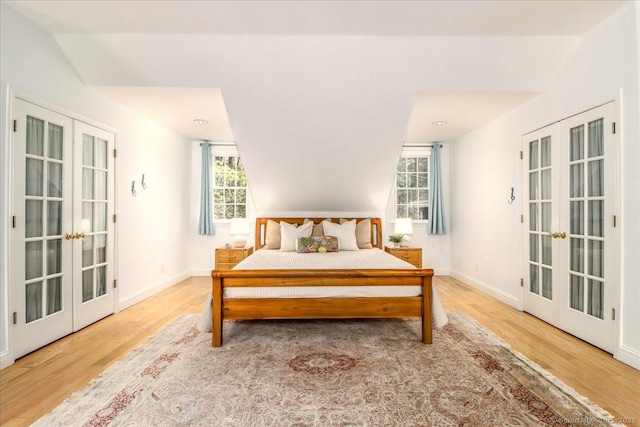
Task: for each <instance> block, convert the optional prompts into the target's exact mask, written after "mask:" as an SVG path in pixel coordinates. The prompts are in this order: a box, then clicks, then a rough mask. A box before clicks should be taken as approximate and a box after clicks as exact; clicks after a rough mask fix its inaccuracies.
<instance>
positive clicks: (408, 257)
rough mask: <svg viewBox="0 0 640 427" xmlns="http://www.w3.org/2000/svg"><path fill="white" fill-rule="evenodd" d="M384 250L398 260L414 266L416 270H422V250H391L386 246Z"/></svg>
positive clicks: (411, 248)
mask: <svg viewBox="0 0 640 427" xmlns="http://www.w3.org/2000/svg"><path fill="white" fill-rule="evenodd" d="M384 250H385V252H387V253H390V254H391V255H393V256H394V257H396V258H400V259H401V260H403V261H406V262H408V263H409V264H413V265H414V266H415V267H416V268H422V248H413V247H409V248H391V247H389V246H385V248H384Z"/></svg>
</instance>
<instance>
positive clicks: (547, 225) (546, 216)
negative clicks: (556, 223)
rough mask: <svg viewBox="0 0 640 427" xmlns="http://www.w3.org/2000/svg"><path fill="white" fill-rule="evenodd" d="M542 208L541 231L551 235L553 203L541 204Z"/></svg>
mask: <svg viewBox="0 0 640 427" xmlns="http://www.w3.org/2000/svg"><path fill="white" fill-rule="evenodd" d="M541 207H542V221H541V224H540V231H542V232H545V233H549V232H550V231H551V203H550V202H545V203H541Z"/></svg>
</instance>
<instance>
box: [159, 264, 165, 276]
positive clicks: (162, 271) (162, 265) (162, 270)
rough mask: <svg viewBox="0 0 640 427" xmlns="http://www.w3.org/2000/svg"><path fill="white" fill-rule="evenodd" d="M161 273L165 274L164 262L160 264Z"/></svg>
mask: <svg viewBox="0 0 640 427" xmlns="http://www.w3.org/2000/svg"><path fill="white" fill-rule="evenodd" d="M160 273H161V274H164V264H161V265H160Z"/></svg>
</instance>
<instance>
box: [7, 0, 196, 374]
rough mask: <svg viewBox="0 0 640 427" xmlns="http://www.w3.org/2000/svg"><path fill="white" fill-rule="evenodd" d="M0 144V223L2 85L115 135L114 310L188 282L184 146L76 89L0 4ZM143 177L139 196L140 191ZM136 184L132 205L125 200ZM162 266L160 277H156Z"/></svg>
mask: <svg viewBox="0 0 640 427" xmlns="http://www.w3.org/2000/svg"><path fill="white" fill-rule="evenodd" d="M0 8H1V9H0V10H1V13H0V17H1V25H0V27H1V39H2V49H1V52H0V54H1V57H0V65H1V68H0V79H1V83H2V93H1V95H2V114H1V115H0V120H1V122H0V129H2V130H1V132H2V133H1V135H2V136H3V139H4V141H3V144H2V150H0V156H1V157H0V165H2V166H1V170H2V172H1V173H0V179H1V181H0V184H1V185H0V192H1V193H0V199H1V200H2V208H1V209H0V215H1V218H0V219H1V220H2V221H1V223H2V224H8V223H9V222H8V218H9V216H10V211H11V206H10V201H11V199H10V190H11V189H10V184H9V182H8V181H9V177H10V175H9V170H10V166H11V161H12V159H11V157H10V150H9V148H8V146H9V141H10V133H9V129H8V126H7V125H8V123H9V122H8V119H9V117H8V115H9V111H8V105H7V104H6V102H7V90H6V85H10V87H11V89H12V90H13V91H14V92H15V93H17V94H22V95H28V96H30V97H33V98H36V99H38V100H41V101H42V102H46V103H48V104H49V105H56V106H58V107H60V108H62V109H64V110H65V111H66V112H73V113H77V114H79V115H81V116H82V117H86V118H90V119H92V120H94V121H96V122H100V123H104V124H105V125H108V126H111V127H113V128H115V129H117V131H118V133H117V137H116V138H117V146H118V158H117V160H116V177H117V185H116V209H117V214H118V217H119V221H118V223H117V226H116V233H117V240H118V243H117V261H116V262H117V264H116V267H117V272H116V277H117V279H118V290H117V291H118V301H119V307H120V308H122V307H126V306H128V305H130V304H132V303H134V302H136V301H138V300H140V299H142V298H143V297H144V296H146V295H149V294H150V293H152V292H156V291H157V290H159V289H160V288H162V287H164V286H168V285H170V284H172V283H175V282H176V281H178V280H180V279H182V278H185V277H188V276H189V273H190V264H189V256H188V251H186V250H185V248H186V247H187V245H188V233H187V227H188V217H189V208H190V206H189V191H188V186H189V161H190V157H189V144H188V141H186V140H185V139H183V138H182V137H180V136H178V135H176V134H174V133H172V132H169V131H167V130H165V129H164V128H162V127H160V126H158V125H157V124H155V123H153V122H151V121H149V120H147V119H145V118H143V117H141V116H139V115H137V114H135V113H134V112H132V111H130V110H127V109H125V108H123V107H121V106H119V105H117V104H114V103H113V102H111V101H109V100H108V99H106V98H104V97H103V96H101V95H100V94H98V93H97V92H95V91H94V90H92V89H91V88H90V87H87V86H85V85H84V84H83V83H82V81H80V80H79V79H78V77H77V75H76V73H75V72H74V71H73V70H72V68H71V67H70V65H69V63H68V61H67V60H66V58H65V57H64V55H63V54H62V52H61V51H60V49H59V47H58V45H57V43H56V41H55V40H54V39H53V38H52V37H51V36H50V35H49V34H48V33H46V32H44V31H42V30H41V29H39V28H38V27H36V26H35V25H33V24H32V23H31V22H30V21H28V20H26V19H25V18H23V17H22V16H21V15H19V14H18V13H16V12H15V11H14V10H13V9H12V8H10V7H8V6H7V5H6V4H4V2H2V4H0ZM143 173H144V174H145V180H146V182H147V185H148V189H147V190H142V189H141V188H140V179H141V175H142V174H143ZM133 180H136V186H137V188H138V197H135V198H134V197H131V195H130V186H131V181H133ZM0 233H1V235H0V237H1V242H2V244H1V246H0V267H2V268H1V274H0V279H1V283H0V302H1V304H0V323H1V324H2V327H1V328H0V356H1V358H0V362H1V366H2V367H4V366H6V365H7V364H9V363H12V361H13V360H12V358H11V354H10V350H11V349H10V348H9V337H8V333H9V332H10V329H9V328H10V326H9V316H8V313H9V311H10V310H9V307H8V303H7V301H8V300H7V297H8V292H9V289H8V286H7V283H8V281H9V276H8V268H7V266H8V264H7V262H8V258H7V257H8V252H9V248H8V241H9V233H10V230H7V228H6V227H0ZM161 266H164V273H161Z"/></svg>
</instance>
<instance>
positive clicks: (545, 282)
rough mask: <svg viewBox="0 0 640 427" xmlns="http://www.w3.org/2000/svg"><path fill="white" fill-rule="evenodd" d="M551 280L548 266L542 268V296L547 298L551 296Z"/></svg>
mask: <svg viewBox="0 0 640 427" xmlns="http://www.w3.org/2000/svg"><path fill="white" fill-rule="evenodd" d="M552 285H553V282H552V275H551V269H550V268H543V269H542V296H543V297H545V298H547V299H552V298H553V291H552V290H553V286H552Z"/></svg>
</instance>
